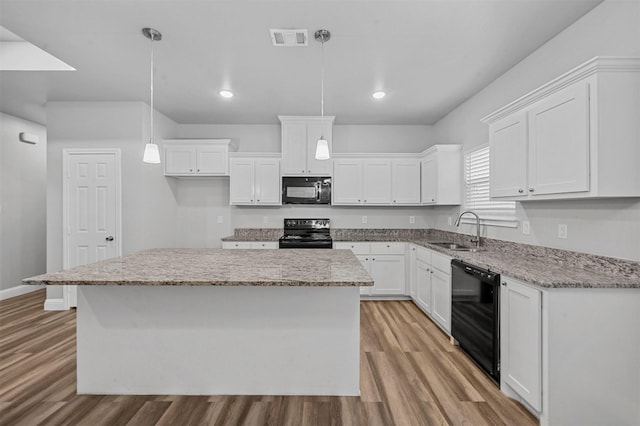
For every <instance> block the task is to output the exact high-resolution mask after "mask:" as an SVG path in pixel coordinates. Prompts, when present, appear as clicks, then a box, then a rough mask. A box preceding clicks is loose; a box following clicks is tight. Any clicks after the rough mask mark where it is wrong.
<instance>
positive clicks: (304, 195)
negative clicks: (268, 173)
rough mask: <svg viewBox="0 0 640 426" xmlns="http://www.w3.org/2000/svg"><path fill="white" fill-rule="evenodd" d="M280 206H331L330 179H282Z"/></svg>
mask: <svg viewBox="0 0 640 426" xmlns="http://www.w3.org/2000/svg"><path fill="white" fill-rule="evenodd" d="M282 204H331V178H330V177H283V178H282Z"/></svg>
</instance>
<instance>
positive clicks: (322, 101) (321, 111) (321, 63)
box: [320, 40, 324, 117]
mask: <svg viewBox="0 0 640 426" xmlns="http://www.w3.org/2000/svg"><path fill="white" fill-rule="evenodd" d="M320 76H321V77H320V82H321V83H320V87H321V89H320V90H321V93H320V114H321V115H322V117H324V40H323V41H322V48H321V49H320Z"/></svg>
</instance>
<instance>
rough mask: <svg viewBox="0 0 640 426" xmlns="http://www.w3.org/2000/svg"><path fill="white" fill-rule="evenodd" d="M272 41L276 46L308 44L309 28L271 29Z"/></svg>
mask: <svg viewBox="0 0 640 426" xmlns="http://www.w3.org/2000/svg"><path fill="white" fill-rule="evenodd" d="M269 34H271V42H272V43H273V45H274V46H276V47H295V46H307V45H308V44H309V37H307V30H273V29H271V30H269Z"/></svg>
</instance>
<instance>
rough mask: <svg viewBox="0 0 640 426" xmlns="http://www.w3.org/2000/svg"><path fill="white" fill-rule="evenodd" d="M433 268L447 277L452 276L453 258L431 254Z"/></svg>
mask: <svg viewBox="0 0 640 426" xmlns="http://www.w3.org/2000/svg"><path fill="white" fill-rule="evenodd" d="M431 266H433V267H434V268H436V269H439V270H440V271H442V272H444V273H445V274H447V275H451V258H450V257H449V256H445V255H444V254H440V253H436V252H435V251H434V252H431Z"/></svg>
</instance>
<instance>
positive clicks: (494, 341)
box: [451, 259, 500, 383]
mask: <svg viewBox="0 0 640 426" xmlns="http://www.w3.org/2000/svg"><path fill="white" fill-rule="evenodd" d="M451 335H452V336H453V337H454V338H455V339H456V340H457V341H458V343H459V344H460V348H462V350H464V351H465V352H466V353H467V354H468V355H469V356H470V357H471V358H472V359H473V360H474V361H475V362H476V364H478V365H479V366H480V368H482V369H483V370H484V371H485V372H486V373H487V374H488V375H489V377H491V378H492V379H493V380H494V381H495V382H496V383H500V274H496V273H493V272H491V271H489V270H487V269H482V268H478V267H477V266H474V265H471V264H468V263H465V262H462V261H459V260H456V259H454V260H452V261H451Z"/></svg>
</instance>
